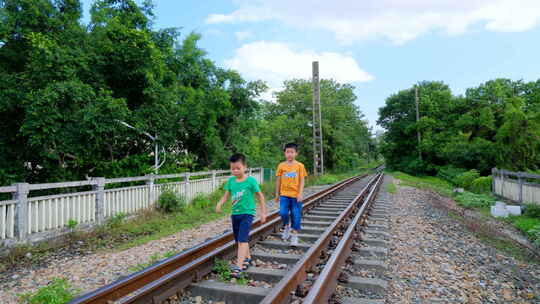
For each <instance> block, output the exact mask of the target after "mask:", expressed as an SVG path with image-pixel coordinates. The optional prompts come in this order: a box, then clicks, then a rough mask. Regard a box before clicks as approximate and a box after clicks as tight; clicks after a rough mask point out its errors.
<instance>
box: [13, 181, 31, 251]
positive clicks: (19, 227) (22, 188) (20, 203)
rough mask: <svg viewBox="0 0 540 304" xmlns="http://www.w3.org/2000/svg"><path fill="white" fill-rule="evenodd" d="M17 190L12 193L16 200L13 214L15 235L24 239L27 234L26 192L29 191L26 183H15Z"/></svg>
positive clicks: (21, 239)
mask: <svg viewBox="0 0 540 304" xmlns="http://www.w3.org/2000/svg"><path fill="white" fill-rule="evenodd" d="M15 187H16V188H17V192H15V193H14V194H13V199H15V200H17V209H16V211H15V212H16V214H15V220H16V223H17V224H16V225H15V235H16V236H17V238H19V240H20V241H25V240H26V238H27V236H28V226H29V223H28V193H29V192H30V189H29V185H28V183H17V184H15Z"/></svg>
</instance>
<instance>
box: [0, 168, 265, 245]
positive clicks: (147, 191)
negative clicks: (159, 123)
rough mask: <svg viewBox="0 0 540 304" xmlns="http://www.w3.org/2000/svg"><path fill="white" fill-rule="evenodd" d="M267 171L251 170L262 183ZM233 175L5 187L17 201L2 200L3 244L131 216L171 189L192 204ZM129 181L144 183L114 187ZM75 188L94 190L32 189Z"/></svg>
mask: <svg viewBox="0 0 540 304" xmlns="http://www.w3.org/2000/svg"><path fill="white" fill-rule="evenodd" d="M263 173H264V170H263V169H262V168H253V169H249V174H250V175H251V176H253V177H255V178H256V179H257V181H258V182H259V183H262V182H263V178H264V176H263ZM229 177H230V171H228V170H220V171H208V172H196V173H181V174H167V175H147V176H139V177H126V178H112V179H106V178H103V177H98V178H92V179H91V180H87V181H77V182H65V183H52V184H27V183H19V184H14V185H12V186H7V187H0V193H11V195H12V199H10V200H5V201H0V244H1V243H2V242H5V241H9V240H16V241H25V240H27V239H28V238H29V237H31V236H33V235H36V234H39V233H46V232H51V231H53V232H54V231H55V230H59V229H62V228H65V227H67V226H68V224H69V222H70V220H71V221H76V222H77V224H96V223H101V222H103V221H104V220H105V219H106V218H108V217H111V216H115V215H117V214H119V213H124V214H130V213H134V212H137V211H139V210H142V209H146V208H150V207H152V206H153V205H154V203H155V201H156V200H157V198H158V197H159V195H160V194H161V193H162V192H163V191H164V190H165V189H171V190H172V191H174V192H176V193H178V194H180V195H182V196H184V197H185V198H186V200H187V201H188V202H190V201H191V200H193V199H194V198H195V197H196V196H197V195H199V194H208V193H211V192H212V191H214V190H215V189H217V188H218V187H220V186H221V184H222V183H224V182H225V181H226V180H227V179H228V178H229ZM171 180H172V181H171ZM125 183H139V184H141V183H142V184H141V185H137V186H127V187H126V186H118V187H114V186H115V185H122V184H125ZM106 185H109V186H110V188H109V187H106ZM74 187H87V188H90V187H91V189H89V190H88V191H81V192H74V193H64V194H57V195H45V196H33V195H32V194H33V193H32V191H34V192H35V191H38V190H50V189H66V188H74ZM105 188H107V189H105Z"/></svg>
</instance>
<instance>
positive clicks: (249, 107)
mask: <svg viewBox="0 0 540 304" xmlns="http://www.w3.org/2000/svg"><path fill="white" fill-rule="evenodd" d="M81 15H82V8H81V3H80V1H79V0H0V128H1V129H2V132H0V185H5V184H10V183H13V182H21V181H27V182H45V181H62V180H76V179H82V178H85V177H87V176H106V177H116V176H132V175H141V174H144V173H148V172H150V171H151V166H152V164H153V156H152V154H151V152H152V151H153V143H152V141H151V140H150V139H149V138H147V137H146V136H144V135H143V134H141V133H142V132H148V133H150V134H151V135H153V136H155V135H157V138H158V142H159V144H160V146H161V147H163V148H164V151H163V152H161V153H162V154H163V155H161V156H162V157H165V158H166V162H165V165H164V167H162V168H161V169H160V172H162V173H168V172H179V171H185V170H198V169H207V168H223V167H224V166H226V164H227V162H226V160H227V156H228V155H229V154H230V153H231V152H233V151H241V152H245V153H246V154H248V157H249V159H250V160H251V164H252V165H265V166H272V167H273V166H275V164H276V162H277V161H278V160H279V159H280V158H281V153H280V147H281V145H282V144H283V143H284V142H285V141H287V140H297V141H299V142H300V144H301V146H302V157H301V159H302V160H304V161H305V162H306V165H308V168H309V167H310V166H311V162H310V161H308V159H309V153H311V141H310V140H311V127H310V125H309V120H310V117H311V112H310V110H309V108H308V106H309V105H310V100H311V94H310V88H309V82H307V81H303V80H297V81H291V82H289V83H287V84H286V86H285V90H284V91H283V92H281V93H279V94H278V96H277V103H276V104H273V103H270V104H263V103H261V102H259V101H258V96H259V95H260V93H261V92H263V91H264V90H266V85H265V84H264V83H263V82H261V81H254V82H248V81H246V80H244V79H243V78H242V77H241V76H240V75H239V74H238V73H237V72H235V71H232V70H228V69H224V68H220V67H218V66H216V64H215V63H214V62H212V61H211V60H209V59H208V58H207V56H206V54H205V52H204V50H202V49H201V48H199V47H198V46H197V41H198V40H199V39H200V36H199V35H198V34H195V33H191V34H188V35H185V36H183V37H182V39H180V37H181V35H180V31H179V30H178V29H175V28H168V29H154V28H153V19H154V15H153V11H152V4H151V3H150V2H149V1H144V2H143V4H142V5H137V4H136V3H135V1H133V0H97V1H95V2H94V3H93V5H92V8H91V11H90V21H89V23H88V24H83V23H82V21H81ZM322 92H323V93H322V94H323V98H322V99H323V105H329V106H332V108H331V109H325V110H324V111H325V112H324V113H323V116H324V117H325V118H324V119H325V122H324V124H325V127H327V129H326V130H325V142H326V143H327V147H328V151H325V152H326V155H327V159H328V160H327V164H328V168H329V169H337V168H344V167H351V166H353V165H355V164H357V163H358V162H359V160H360V159H361V158H362V157H365V156H366V155H365V153H364V151H367V148H368V147H369V143H370V142H371V140H370V138H369V135H370V134H369V130H368V128H367V127H366V124H365V123H364V122H363V121H362V116H361V114H360V112H359V111H358V109H357V108H356V107H355V106H354V105H353V101H354V99H355V96H354V95H353V94H352V87H350V86H347V85H340V84H337V83H335V82H331V81H324V82H323V88H322ZM120 121H123V122H127V123H129V124H130V125H133V126H135V127H136V128H137V129H138V130H140V132H137V131H135V130H132V129H129V128H126V127H124V126H123V125H122V124H120ZM371 151H375V149H374V148H372V149H371ZM362 153H364V154H362Z"/></svg>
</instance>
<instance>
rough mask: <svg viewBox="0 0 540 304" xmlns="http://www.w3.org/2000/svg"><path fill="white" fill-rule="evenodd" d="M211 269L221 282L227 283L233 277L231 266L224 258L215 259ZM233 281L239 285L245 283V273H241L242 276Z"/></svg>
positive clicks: (247, 280) (246, 281)
mask: <svg viewBox="0 0 540 304" xmlns="http://www.w3.org/2000/svg"><path fill="white" fill-rule="evenodd" d="M212 271H213V272H214V273H215V274H216V275H217V277H218V280H219V281H221V282H226V283H229V282H231V280H232V279H233V277H232V271H231V266H230V265H229V262H227V261H226V260H220V259H216V260H215V261H214V268H212ZM234 282H235V283H236V284H239V285H247V283H248V282H249V279H248V278H247V277H246V276H245V273H243V274H242V277H240V278H238V279H235V280H234Z"/></svg>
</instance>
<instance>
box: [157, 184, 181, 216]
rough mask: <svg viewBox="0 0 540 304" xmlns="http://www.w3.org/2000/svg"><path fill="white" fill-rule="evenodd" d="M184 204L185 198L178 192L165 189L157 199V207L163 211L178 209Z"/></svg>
mask: <svg viewBox="0 0 540 304" xmlns="http://www.w3.org/2000/svg"><path fill="white" fill-rule="evenodd" d="M185 206H186V200H185V199H184V198H183V197H182V196H181V195H179V194H178V193H176V192H174V191H172V190H170V189H166V190H165V191H163V192H162V193H161V195H160V196H159V199H158V208H159V209H160V210H162V211H164V212H173V211H180V210H182V209H184V207H185Z"/></svg>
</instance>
